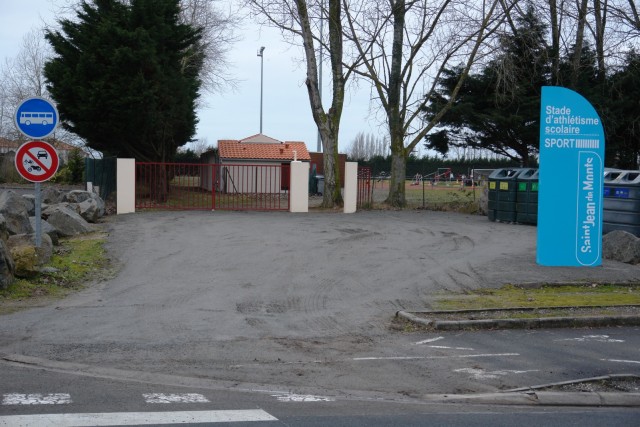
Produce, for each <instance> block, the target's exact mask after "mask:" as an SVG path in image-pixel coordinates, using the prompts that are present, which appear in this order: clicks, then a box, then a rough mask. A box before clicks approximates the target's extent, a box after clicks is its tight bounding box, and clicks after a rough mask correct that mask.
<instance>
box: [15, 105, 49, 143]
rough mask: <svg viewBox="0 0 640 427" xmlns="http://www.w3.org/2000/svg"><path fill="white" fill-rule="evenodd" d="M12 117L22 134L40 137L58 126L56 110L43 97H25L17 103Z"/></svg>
mask: <svg viewBox="0 0 640 427" xmlns="http://www.w3.org/2000/svg"><path fill="white" fill-rule="evenodd" d="M13 119H14V121H15V124H16V127H17V128H18V130H19V131H20V132H21V133H22V134H23V135H24V136H26V137H27V138H32V139H40V138H45V137H47V136H49V135H51V134H52V133H53V131H54V130H55V129H56V126H58V110H57V109H56V107H55V105H53V104H52V103H51V102H50V101H48V100H46V99H44V98H40V97H33V98H27V99H25V100H24V101H22V102H21V103H20V105H18V108H17V109H16V113H15V115H14V116H13Z"/></svg>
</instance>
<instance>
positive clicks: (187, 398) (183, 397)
mask: <svg viewBox="0 0 640 427" xmlns="http://www.w3.org/2000/svg"><path fill="white" fill-rule="evenodd" d="M142 397H144V400H145V401H146V402H147V403H209V400H208V399H207V398H206V397H204V396H203V395H201V394H198V393H180V394H165V393H148V394H143V395H142Z"/></svg>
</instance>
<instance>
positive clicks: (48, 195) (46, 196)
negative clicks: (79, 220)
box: [41, 187, 64, 205]
mask: <svg viewBox="0 0 640 427" xmlns="http://www.w3.org/2000/svg"><path fill="white" fill-rule="evenodd" d="M63 196H64V191H62V190H58V189H57V188H53V187H45V188H43V189H42V193H41V197H42V203H46V204H49V205H55V204H56V203H61V202H62V197H63Z"/></svg>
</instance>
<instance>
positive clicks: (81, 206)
mask: <svg viewBox="0 0 640 427" xmlns="http://www.w3.org/2000/svg"><path fill="white" fill-rule="evenodd" d="M62 200H63V201H64V202H68V203H75V204H77V209H76V210H77V211H78V213H79V214H80V216H81V217H83V218H84V219H85V220H87V221H89V222H96V221H97V220H98V218H100V217H102V216H104V210H105V203H104V201H103V200H102V199H101V198H100V196H98V195H97V194H96V193H93V192H91V191H83V190H72V191H69V192H68V193H66V194H65V195H64V196H63V198H62Z"/></svg>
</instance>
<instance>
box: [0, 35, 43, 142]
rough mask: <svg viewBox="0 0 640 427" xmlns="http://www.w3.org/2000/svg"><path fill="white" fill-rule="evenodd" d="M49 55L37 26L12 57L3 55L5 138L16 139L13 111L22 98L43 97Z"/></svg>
mask: <svg viewBox="0 0 640 427" xmlns="http://www.w3.org/2000/svg"><path fill="white" fill-rule="evenodd" d="M48 55H50V49H49V45H48V44H47V42H46V41H45V39H44V33H43V31H42V30H41V29H32V30H31V31H29V32H28V33H26V34H25V35H24V37H23V38H22V45H21V47H20V51H19V52H18V54H17V55H16V56H15V57H14V58H5V60H4V64H3V65H2V66H1V67H0V85H1V86H2V90H1V91H0V96H1V97H2V99H0V115H1V117H0V121H1V125H0V130H1V131H2V134H1V135H0V136H3V137H5V138H9V139H19V138H20V136H19V135H20V134H19V133H18V132H17V130H16V129H15V126H14V125H13V113H14V111H15V109H16V108H17V107H18V104H19V103H20V101H22V100H23V99H26V98H28V97H31V96H42V97H46V96H47V89H46V86H45V78H44V75H43V67H44V63H45V61H46V59H47V57H48Z"/></svg>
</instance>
